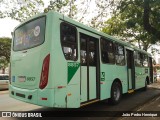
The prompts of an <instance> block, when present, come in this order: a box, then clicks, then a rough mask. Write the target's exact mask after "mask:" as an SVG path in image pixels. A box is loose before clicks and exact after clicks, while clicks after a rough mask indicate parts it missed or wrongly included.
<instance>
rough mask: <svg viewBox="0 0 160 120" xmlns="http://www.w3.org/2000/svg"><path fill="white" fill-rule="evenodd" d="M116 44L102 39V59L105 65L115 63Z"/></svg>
mask: <svg viewBox="0 0 160 120" xmlns="http://www.w3.org/2000/svg"><path fill="white" fill-rule="evenodd" d="M114 50H115V48H114V44H113V42H112V41H109V40H106V39H104V38H102V39H101V57H102V62H103V63H110V64H114V63H115V55H114Z"/></svg>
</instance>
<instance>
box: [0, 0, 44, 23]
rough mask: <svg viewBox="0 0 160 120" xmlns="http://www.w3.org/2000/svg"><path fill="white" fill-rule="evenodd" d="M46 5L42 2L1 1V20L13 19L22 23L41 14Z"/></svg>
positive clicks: (36, 0) (27, 0)
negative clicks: (5, 18)
mask: <svg viewBox="0 0 160 120" xmlns="http://www.w3.org/2000/svg"><path fill="white" fill-rule="evenodd" d="M43 6H44V3H43V1H42V0H10V1H8V0H7V1H6V0H1V1H0V18H4V17H11V18H13V19H15V20H18V21H20V22H22V21H24V20H25V19H27V18H29V17H31V16H33V15H35V14H37V13H39V12H40V11H43V10H41V9H42V7H43Z"/></svg>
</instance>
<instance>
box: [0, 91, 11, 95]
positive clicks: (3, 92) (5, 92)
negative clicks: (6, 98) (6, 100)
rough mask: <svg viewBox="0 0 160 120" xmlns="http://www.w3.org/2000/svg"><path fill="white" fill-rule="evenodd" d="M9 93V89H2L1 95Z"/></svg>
mask: <svg viewBox="0 0 160 120" xmlns="http://www.w3.org/2000/svg"><path fill="white" fill-rule="evenodd" d="M7 93H9V90H4V91H0V95H2V94H7Z"/></svg>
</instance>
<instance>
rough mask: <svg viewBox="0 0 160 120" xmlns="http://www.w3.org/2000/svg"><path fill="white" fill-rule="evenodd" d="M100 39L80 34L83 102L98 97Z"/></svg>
mask: <svg viewBox="0 0 160 120" xmlns="http://www.w3.org/2000/svg"><path fill="white" fill-rule="evenodd" d="M97 53H98V40H97V39H96V38H93V37H90V36H88V35H85V34H80V56H81V81H80V84H81V90H80V91H81V103H84V102H88V101H92V100H96V99H98V96H99V78H98V76H99V75H98V73H99V72H98V71H99V70H98V67H97V66H99V65H98V63H99V62H98V61H99V57H98V55H97Z"/></svg>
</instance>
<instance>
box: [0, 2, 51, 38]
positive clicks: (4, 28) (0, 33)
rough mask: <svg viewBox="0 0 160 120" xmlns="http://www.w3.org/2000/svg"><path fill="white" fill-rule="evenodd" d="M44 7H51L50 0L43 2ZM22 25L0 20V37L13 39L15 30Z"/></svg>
mask: <svg viewBox="0 0 160 120" xmlns="http://www.w3.org/2000/svg"><path fill="white" fill-rule="evenodd" d="M43 1H44V4H45V5H44V7H47V6H48V5H49V1H50V0H43ZM19 24H20V22H19V21H17V20H13V19H11V18H3V19H0V37H9V38H11V37H12V35H11V32H13V30H14V28H15V27H16V26H18V25H19Z"/></svg>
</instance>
